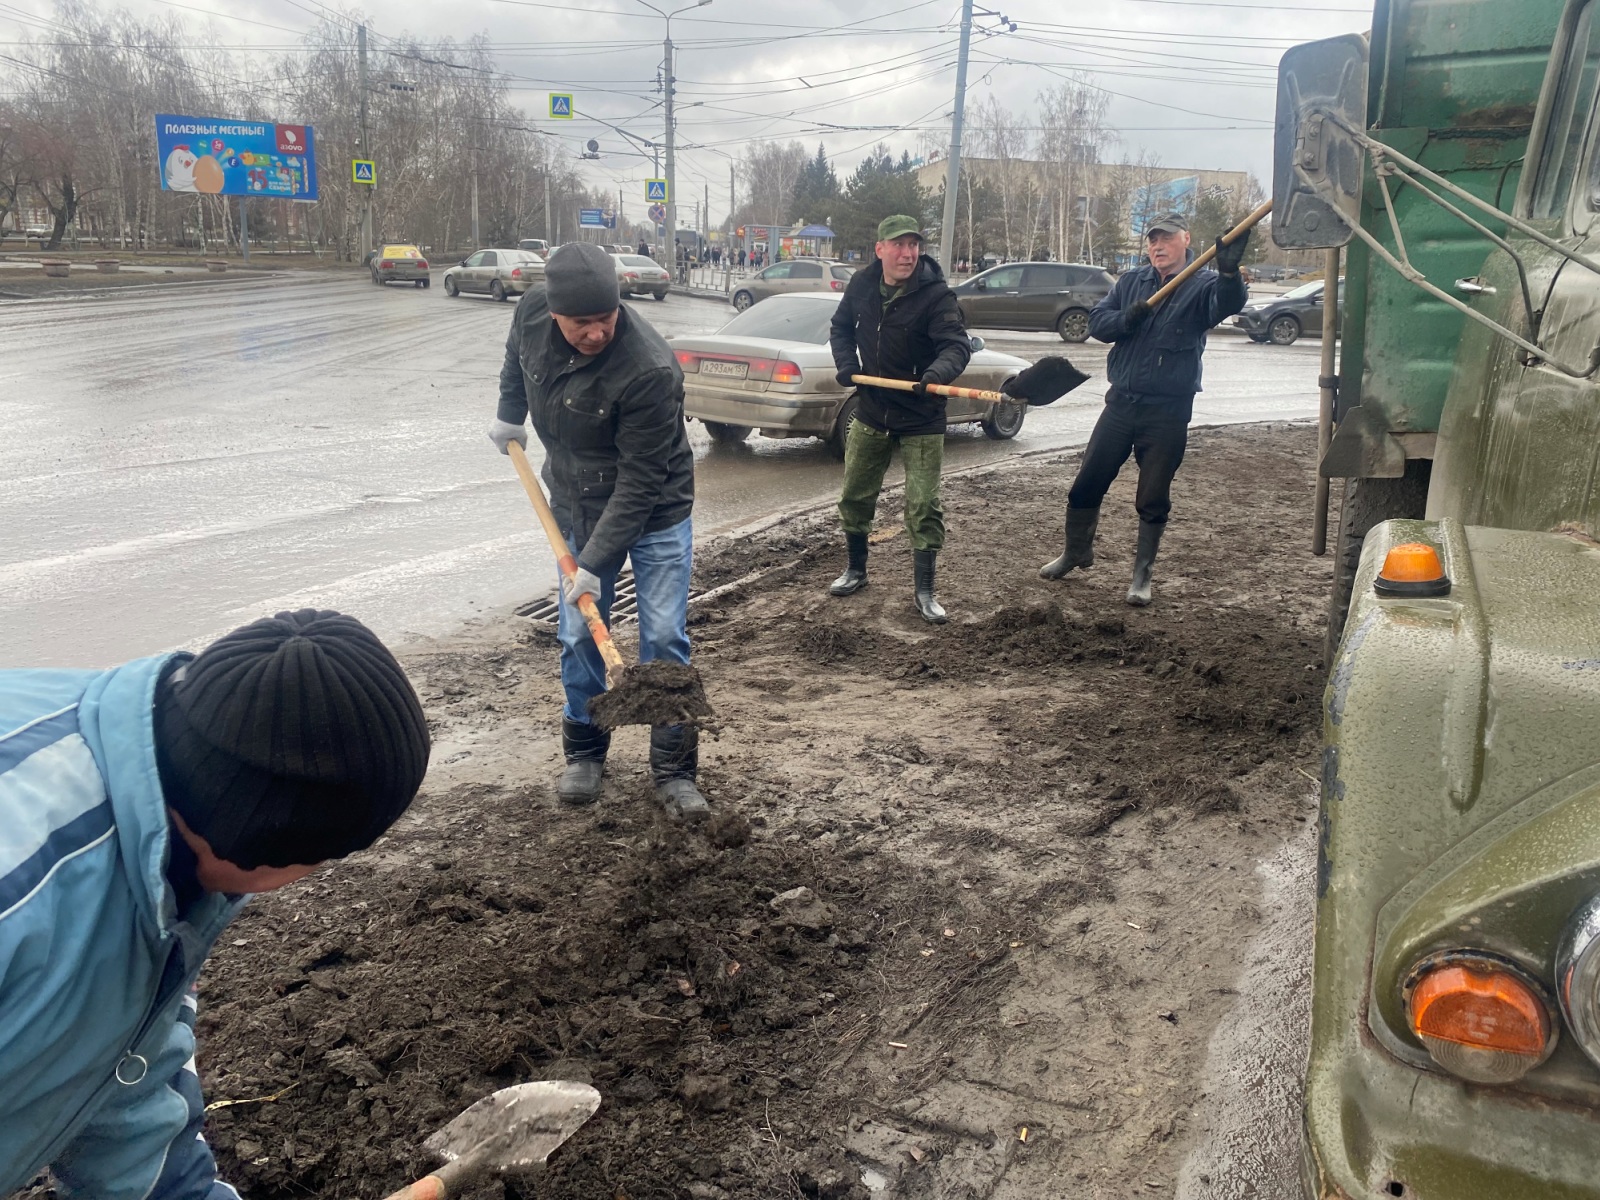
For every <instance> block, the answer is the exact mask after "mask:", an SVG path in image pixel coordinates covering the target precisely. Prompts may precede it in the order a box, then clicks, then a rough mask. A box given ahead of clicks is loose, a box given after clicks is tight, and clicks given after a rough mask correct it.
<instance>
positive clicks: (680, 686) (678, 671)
mask: <svg viewBox="0 0 1600 1200" xmlns="http://www.w3.org/2000/svg"><path fill="white" fill-rule="evenodd" d="M506 451H507V453H509V454H510V455H511V465H512V466H514V467H516V469H517V477H518V478H519V479H521V480H522V490H523V491H525V492H527V493H528V499H529V500H531V501H532V502H533V511H534V512H536V513H537V514H538V515H539V524H540V525H542V526H543V527H544V535H545V537H547V538H548V539H550V549H551V550H553V551H554V552H555V556H556V562H557V564H558V565H559V566H560V567H561V575H562V577H563V578H565V579H571V578H572V577H573V576H574V575H576V574H577V573H578V560H577V559H575V558H573V557H572V550H571V549H570V548H569V547H568V546H567V539H566V538H565V537H563V536H562V534H561V526H560V525H559V524H557V522H556V515H555V513H553V512H551V511H550V502H549V501H548V500H546V499H545V498H544V488H542V487H540V486H539V480H538V477H537V476H535V475H534V473H533V466H532V465H531V464H530V463H529V462H528V455H527V452H526V451H524V450H523V448H522V447H521V446H520V445H519V444H518V443H516V442H511V443H509V444H508V445H507V446H506ZM576 607H577V609H578V612H579V614H580V615H582V617H583V619H584V623H585V624H587V625H588V626H589V636H590V637H591V638H593V639H594V645H595V649H597V650H598V651H600V657H601V659H603V660H604V662H605V664H606V688H607V690H606V691H605V692H604V693H603V694H601V695H599V696H596V697H595V698H594V699H593V700H591V701H590V702H589V716H590V717H591V718H592V719H593V720H594V723H595V724H596V725H598V726H600V727H601V728H602V729H605V730H607V731H608V732H609V731H610V730H613V729H616V728H617V727H618V726H620V725H696V726H699V725H706V724H708V723H709V721H710V718H711V717H712V716H714V715H715V714H714V713H713V712H712V708H711V702H710V701H709V700H707V699H706V689H705V684H704V683H702V682H701V679H700V673H699V672H698V671H696V670H695V669H694V668H693V667H690V666H685V665H684V664H683V663H675V662H659V661H658V662H647V663H640V664H639V665H638V666H634V667H630V666H628V665H627V664H626V663H624V662H623V661H622V652H621V651H620V650H618V649H617V644H616V643H615V642H613V641H612V640H611V631H610V630H609V629H607V628H606V623H605V621H604V619H603V618H602V617H601V616H600V609H599V606H598V605H596V603H595V597H593V596H591V595H589V593H588V592H584V593H582V594H581V595H579V597H578V599H577V601H576Z"/></svg>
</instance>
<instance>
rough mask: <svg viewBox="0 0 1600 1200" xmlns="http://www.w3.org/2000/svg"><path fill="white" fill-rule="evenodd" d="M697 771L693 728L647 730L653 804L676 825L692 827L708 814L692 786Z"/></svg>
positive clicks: (697, 739)
mask: <svg viewBox="0 0 1600 1200" xmlns="http://www.w3.org/2000/svg"><path fill="white" fill-rule="evenodd" d="M699 770H700V731H699V730H697V729H696V728H694V726H692V725H652V726H651V727H650V774H651V776H652V777H653V778H654V779H655V781H656V801H657V802H658V803H659V804H660V805H661V807H662V808H664V809H666V812H667V815H668V816H669V817H671V818H672V819H673V820H675V821H686V822H689V823H690V824H695V823H697V822H700V821H704V820H705V819H706V817H707V816H709V815H710V813H711V808H710V806H709V805H708V804H706V798H705V797H704V796H702V795H701V794H700V789H699V788H698V787H696V786H695V776H696V774H698V772H699Z"/></svg>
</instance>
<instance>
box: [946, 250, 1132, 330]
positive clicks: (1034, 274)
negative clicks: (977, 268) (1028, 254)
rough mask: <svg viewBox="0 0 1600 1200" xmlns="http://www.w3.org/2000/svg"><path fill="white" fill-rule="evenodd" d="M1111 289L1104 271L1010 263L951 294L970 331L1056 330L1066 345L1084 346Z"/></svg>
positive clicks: (1090, 268) (973, 278)
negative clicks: (1092, 314) (1094, 312)
mask: <svg viewBox="0 0 1600 1200" xmlns="http://www.w3.org/2000/svg"><path fill="white" fill-rule="evenodd" d="M1112 283H1113V280H1112V278H1111V276H1110V275H1109V274H1107V273H1106V272H1105V271H1104V270H1102V269H1101V268H1100V267H1089V266H1082V265H1080V264H1078V263H1031V262H1030V263H1006V264H1005V265H1003V266H999V267H993V268H991V269H990V270H987V271H985V272H984V273H983V274H981V275H974V276H973V277H972V278H971V279H969V280H967V281H966V282H965V283H963V284H960V285H958V286H956V287H955V288H953V289H951V290H952V291H954V292H955V294H956V299H957V300H959V301H960V303H961V316H962V319H963V320H965V321H966V323H967V327H968V328H969V329H970V328H973V327H979V328H989V329H1054V330H1055V331H1056V332H1057V333H1059V334H1060V335H1061V337H1062V339H1063V340H1065V341H1069V342H1082V341H1085V340H1087V339H1088V337H1089V310H1090V309H1091V308H1093V307H1094V306H1095V305H1096V304H1098V303H1099V302H1100V300H1101V299H1102V298H1103V297H1104V296H1105V295H1106V294H1107V293H1108V292H1110V291H1111V286H1112Z"/></svg>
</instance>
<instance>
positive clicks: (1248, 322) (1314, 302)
mask: <svg viewBox="0 0 1600 1200" xmlns="http://www.w3.org/2000/svg"><path fill="white" fill-rule="evenodd" d="M1322 282H1323V281H1322V280H1320V279H1315V280H1312V281H1311V282H1310V283H1303V284H1301V285H1300V286H1299V287H1297V288H1295V289H1294V290H1293V291H1291V292H1285V293H1284V294H1283V295H1281V296H1264V297H1262V298H1261V299H1260V300H1252V301H1250V303H1248V304H1246V305H1245V306H1244V311H1243V312H1241V313H1240V314H1239V315H1238V316H1236V317H1234V319H1233V323H1234V324H1235V325H1236V326H1238V327H1239V328H1240V329H1242V330H1244V331H1245V332H1246V333H1247V334H1249V335H1250V340H1251V341H1252V342H1271V343H1272V344H1273V345H1274V346H1292V345H1294V343H1295V342H1296V341H1297V340H1298V339H1299V338H1300V336H1301V335H1302V334H1310V335H1311V336H1312V337H1321V336H1322ZM1334 320H1335V322H1336V323H1337V324H1336V326H1335V327H1336V328H1338V327H1342V326H1343V324H1344V280H1343V279H1341V280H1339V312H1338V314H1337V315H1336V316H1335V318H1334Z"/></svg>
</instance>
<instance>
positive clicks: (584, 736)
mask: <svg viewBox="0 0 1600 1200" xmlns="http://www.w3.org/2000/svg"><path fill="white" fill-rule="evenodd" d="M561 749H562V751H563V752H564V753H565V754H566V758H567V765H566V767H565V768H564V769H563V770H562V772H561V779H560V781H559V782H558V783H557V784H556V797H557V798H558V799H559V800H560V801H561V802H562V803H563V804H573V805H588V804H593V803H594V802H595V801H596V800H598V799H600V776H601V775H602V774H604V772H605V769H606V751H608V750H610V749H611V735H610V734H609V733H607V732H606V731H605V730H603V729H601V728H600V727H599V726H598V725H591V724H589V723H588V722H587V721H574V720H572V719H571V718H570V717H562V718H561Z"/></svg>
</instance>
